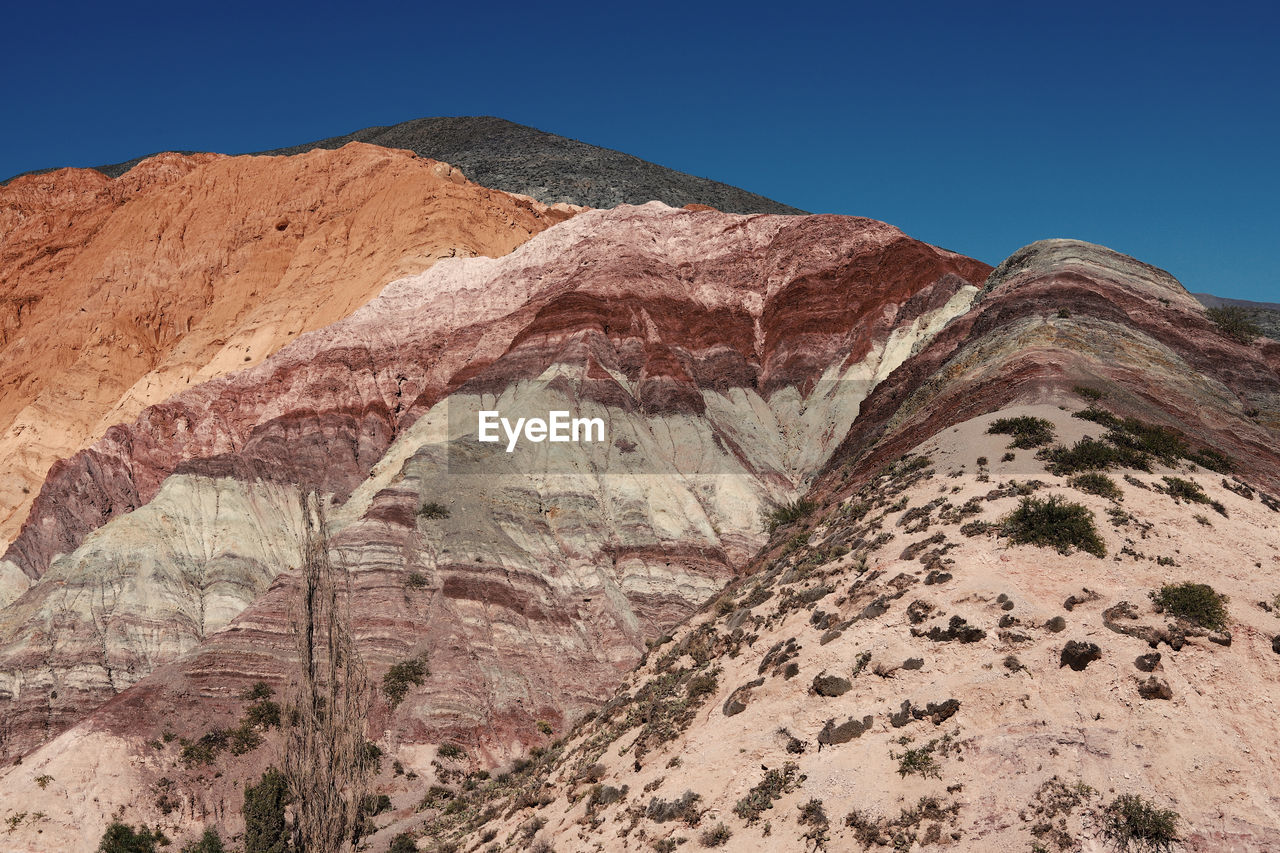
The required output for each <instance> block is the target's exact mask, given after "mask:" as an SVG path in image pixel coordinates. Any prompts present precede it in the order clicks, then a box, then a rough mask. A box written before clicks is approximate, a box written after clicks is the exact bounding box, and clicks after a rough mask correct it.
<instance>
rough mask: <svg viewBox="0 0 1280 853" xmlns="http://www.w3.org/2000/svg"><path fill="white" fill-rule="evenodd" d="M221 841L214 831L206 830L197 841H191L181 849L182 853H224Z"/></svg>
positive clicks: (224, 849)
mask: <svg viewBox="0 0 1280 853" xmlns="http://www.w3.org/2000/svg"><path fill="white" fill-rule="evenodd" d="M226 849H227V848H225V847H223V846H222V839H221V838H220V837H219V836H218V831H217V830H216V829H212V828H210V829H206V830H205V831H204V835H201V836H200V839H199V840H198V841H192V842H191V843H190V844H188V845H186V846H184V847H183V848H182V853H226Z"/></svg>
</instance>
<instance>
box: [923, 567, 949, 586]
mask: <svg viewBox="0 0 1280 853" xmlns="http://www.w3.org/2000/svg"><path fill="white" fill-rule="evenodd" d="M949 580H951V573H950V572H940V571H937V570H934V571H931V572H929V574H927V575H925V578H924V584H925V586H933V585H934V584H938V583H946V582H947V581H949Z"/></svg>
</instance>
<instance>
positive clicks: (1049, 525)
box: [1003, 495, 1107, 557]
mask: <svg viewBox="0 0 1280 853" xmlns="http://www.w3.org/2000/svg"><path fill="white" fill-rule="evenodd" d="M1003 530H1004V533H1005V535H1006V536H1008V537H1009V540H1010V541H1011V542H1013V543H1015V544H1018V545H1039V546H1041V547H1048V548H1056V549H1057V550H1058V551H1059V552H1060V553H1063V554H1069V553H1071V549H1072V548H1079V549H1080V550H1081V551H1085V552H1087V553H1089V554H1093V555H1094V556H1097V557H1105V556H1106V554H1107V546H1106V544H1105V543H1104V542H1103V541H1102V537H1101V536H1100V535H1099V534H1098V528H1097V527H1096V526H1095V525H1094V523H1093V512H1092V511H1090V510H1089V508H1088V507H1085V506H1082V505H1081V504H1077V503H1071V502H1070V501H1068V500H1066V499H1065V498H1063V497H1062V496H1061V495H1051V496H1050V497H1048V498H1046V499H1041V498H1036V497H1031V496H1028V497H1024V498H1023V499H1022V503H1020V504H1019V505H1018V508H1017V509H1015V510H1014V511H1013V512H1012V513H1010V514H1009V516H1008V517H1006V518H1005V520H1004V528H1003Z"/></svg>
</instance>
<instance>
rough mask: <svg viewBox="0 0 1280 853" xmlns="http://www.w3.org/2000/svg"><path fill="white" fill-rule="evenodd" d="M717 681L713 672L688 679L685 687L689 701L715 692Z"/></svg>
mask: <svg viewBox="0 0 1280 853" xmlns="http://www.w3.org/2000/svg"><path fill="white" fill-rule="evenodd" d="M716 687H717V679H716V674H715V673H714V672H704V673H701V674H700V675H695V676H693V677H692V678H690V679H689V684H688V685H687V686H686V687H685V690H686V691H688V695H689V698H690V699H699V698H701V697H703V696H708V695H710V694H712V693H715V692H716Z"/></svg>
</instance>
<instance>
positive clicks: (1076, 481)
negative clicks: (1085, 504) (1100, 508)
mask: <svg viewBox="0 0 1280 853" xmlns="http://www.w3.org/2000/svg"><path fill="white" fill-rule="evenodd" d="M1071 485H1072V486H1074V487H1075V488H1077V489H1079V490H1080V491H1082V492H1085V493H1086V494H1090V495H1097V496H1098V497H1100V498H1106V499H1107V500H1109V501H1119V500H1123V499H1124V492H1122V491H1121V490H1120V487H1119V486H1118V485H1116V481H1115V480H1113V479H1111V478H1110V477H1108V476H1107V475H1106V474H1103V473H1101V472H1098V471H1090V472H1089V473H1087V474H1077V475H1076V476H1074V477H1072V478H1071Z"/></svg>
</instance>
